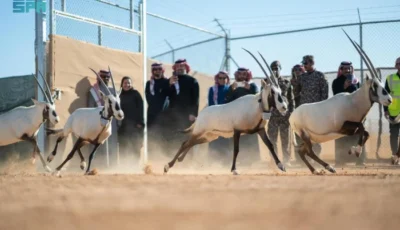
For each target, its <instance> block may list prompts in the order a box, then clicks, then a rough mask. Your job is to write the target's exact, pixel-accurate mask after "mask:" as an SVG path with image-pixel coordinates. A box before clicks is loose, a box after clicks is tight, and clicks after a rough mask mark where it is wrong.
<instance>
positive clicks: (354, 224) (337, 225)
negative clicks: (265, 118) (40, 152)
mask: <svg viewBox="0 0 400 230" xmlns="http://www.w3.org/2000/svg"><path fill="white" fill-rule="evenodd" d="M161 169H162V168H160V170H154V173H153V174H150V175H144V174H112V173H111V174H106V173H102V172H100V174H98V175H96V176H83V175H82V173H80V172H79V173H75V172H69V173H67V172H65V173H63V176H62V177H61V178H58V177H55V176H52V175H51V174H45V173H35V172H29V171H28V172H18V173H10V172H4V171H3V173H2V174H1V175H0V188H1V189H0V229H2V230H8V229H21V230H22V229H30V230H35V229H40V230H44V229H57V230H60V229H66V230H67V229H68V230H71V229H93V230H99V229H118V230H120V229H185V230H186V229H385V230H387V229H398V227H399V224H400V218H399V217H400V209H399V201H400V197H399V193H400V168H395V167H384V168H378V167H367V168H344V169H337V174H336V175H333V174H330V173H327V174H325V175H322V176H315V175H310V173H309V172H308V171H307V170H304V169H288V172H286V173H280V172H277V171H275V170H273V171H272V170H270V171H268V170H262V169H261V170H260V169H257V170H246V169H242V170H241V173H242V174H241V175H239V176H233V175H230V174H229V170H224V171H223V172H221V171H220V172H217V171H212V170H201V171H199V172H200V173H198V174H197V172H193V171H191V174H189V175H187V173H189V172H185V170H184V169H182V168H181V169H179V168H178V167H177V168H173V169H171V171H170V172H169V173H168V174H167V175H163V174H162V173H161ZM185 174H186V175H185ZM196 174H197V175H196Z"/></svg>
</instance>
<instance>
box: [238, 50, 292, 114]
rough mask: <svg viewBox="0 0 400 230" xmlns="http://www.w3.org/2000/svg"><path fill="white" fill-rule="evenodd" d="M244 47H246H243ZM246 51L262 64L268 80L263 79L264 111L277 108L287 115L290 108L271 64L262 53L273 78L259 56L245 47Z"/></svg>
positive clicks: (262, 98) (262, 100) (262, 97)
mask: <svg viewBox="0 0 400 230" xmlns="http://www.w3.org/2000/svg"><path fill="white" fill-rule="evenodd" d="M243 49H244V48H243ZM244 50H245V51H246V52H248V53H249V54H250V55H251V56H252V57H253V58H254V59H255V60H256V62H257V63H258V65H259V66H260V68H261V70H262V71H263V72H264V74H265V78H266V79H267V81H264V80H261V86H262V90H261V92H260V93H261V101H260V102H261V103H262V109H263V112H266V111H271V110H273V109H277V110H278V111H279V112H280V113H281V114H282V115H285V114H286V113H287V110H288V105H287V103H286V101H285V100H284V98H283V97H282V91H281V88H280V87H279V84H278V82H277V81H276V76H275V74H274V72H273V71H272V70H271V68H270V66H269V65H268V63H267V62H266V61H265V59H264V57H263V56H262V54H260V53H258V54H260V56H261V58H262V59H263V61H264V64H265V65H266V66H267V68H268V70H269V72H270V73H271V76H272V79H271V78H270V77H269V76H268V74H267V72H266V71H265V69H264V68H263V66H262V65H261V63H260V62H259V61H258V60H257V58H256V57H255V56H254V55H253V54H252V53H251V52H250V51H248V50H246V49H244Z"/></svg>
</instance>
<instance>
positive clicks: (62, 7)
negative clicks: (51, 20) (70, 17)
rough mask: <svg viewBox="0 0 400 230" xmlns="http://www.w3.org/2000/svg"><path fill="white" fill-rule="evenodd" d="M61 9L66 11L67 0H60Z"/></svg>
mask: <svg viewBox="0 0 400 230" xmlns="http://www.w3.org/2000/svg"><path fill="white" fill-rule="evenodd" d="M61 10H62V11H64V12H65V11H67V0H61Z"/></svg>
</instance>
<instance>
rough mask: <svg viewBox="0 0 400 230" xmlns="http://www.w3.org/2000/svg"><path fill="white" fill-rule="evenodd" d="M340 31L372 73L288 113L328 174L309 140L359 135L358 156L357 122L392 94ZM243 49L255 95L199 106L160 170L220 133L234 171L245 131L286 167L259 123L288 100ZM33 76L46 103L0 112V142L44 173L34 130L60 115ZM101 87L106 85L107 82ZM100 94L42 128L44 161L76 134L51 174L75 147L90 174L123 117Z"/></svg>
mask: <svg viewBox="0 0 400 230" xmlns="http://www.w3.org/2000/svg"><path fill="white" fill-rule="evenodd" d="M345 34H346V36H347V37H348V39H349V40H350V42H351V43H352V45H353V46H354V48H355V49H356V50H357V52H358V53H359V54H360V55H361V57H362V59H363V61H364V62H365V64H366V65H367V67H368V69H369V72H370V74H371V75H372V78H369V77H368V75H367V77H366V81H365V82H364V84H363V85H362V87H360V88H359V89H358V90H356V91H355V92H353V93H340V94H336V95H335V96H333V97H331V98H329V99H327V100H324V101H321V102H317V103H309V104H303V105H301V106H299V107H298V108H296V109H295V110H294V112H293V113H292V114H291V116H290V118H289V122H290V126H291V128H292V129H293V131H294V132H295V133H296V134H297V135H298V136H299V137H300V138H301V140H302V142H303V143H302V144H300V145H297V143H294V145H295V147H296V148H298V149H299V151H298V152H299V155H300V158H301V159H302V160H303V162H304V163H305V164H306V165H307V167H308V168H309V169H310V171H311V172H312V173H313V174H320V173H321V171H318V170H316V169H315V168H314V167H313V166H311V164H310V163H309V162H308V160H307V158H306V157H305V156H306V155H308V156H309V157H310V158H311V159H313V160H314V161H315V162H317V163H319V164H321V165H322V166H323V167H324V168H325V169H326V170H328V171H330V172H332V173H335V172H336V171H335V169H334V168H333V167H332V166H331V165H329V164H327V163H326V162H324V161H323V160H321V159H320V158H319V157H318V156H317V155H316V154H315V153H314V151H313V149H312V144H313V143H323V142H327V141H331V140H334V139H338V138H340V137H343V136H350V135H359V140H358V143H357V146H353V147H352V148H351V149H350V150H349V151H350V153H354V154H356V155H357V156H359V155H360V154H361V149H362V146H364V145H365V143H366V141H367V140H368V137H369V134H368V132H367V131H366V130H365V127H364V125H363V123H364V121H365V118H366V116H367V114H368V112H369V110H370V109H371V107H372V105H373V103H375V102H377V103H379V104H382V105H384V106H388V105H390V104H391V103H392V97H391V96H390V94H388V92H387V91H386V90H385V88H384V87H383V85H382V83H381V79H380V78H379V75H378V74H377V71H376V69H375V67H374V66H373V64H372V62H371V60H370V59H369V57H368V56H367V54H366V53H365V52H364V51H363V49H362V48H361V47H360V46H359V45H358V44H357V43H356V42H355V41H353V40H352V39H351V38H350V37H349V36H348V34H347V33H346V32H345ZM244 50H245V51H246V52H248V53H249V54H250V55H251V56H252V57H253V58H254V59H255V60H256V61H257V63H258V65H259V66H260V67H261V69H262V71H263V73H264V74H265V77H266V81H264V80H261V83H262V90H261V91H260V92H259V93H258V94H256V95H246V96H243V97H241V98H239V99H236V100H234V101H232V102H230V103H227V104H223V105H215V106H209V107H206V108H204V109H203V110H202V111H200V113H199V115H198V117H197V119H196V121H195V122H194V123H193V125H192V126H191V127H189V128H187V129H186V130H183V131H182V132H184V133H189V135H188V136H189V137H188V138H187V140H186V141H184V142H183V143H182V145H181V146H180V148H179V150H178V152H177V153H176V155H175V156H174V158H173V159H172V160H171V161H170V162H169V163H168V164H166V165H165V166H164V173H167V172H168V171H169V169H171V168H172V167H173V166H174V164H175V162H176V160H178V161H180V162H181V161H183V159H184V158H185V156H186V154H187V153H188V151H189V150H190V149H191V148H192V147H193V146H195V145H198V144H202V143H207V142H211V141H213V140H215V139H217V138H218V137H220V136H221V137H225V138H229V137H233V140H234V150H233V162H232V168H231V172H232V173H233V174H235V175H236V174H238V172H237V170H236V158H237V156H238V153H239V140H240V136H241V135H242V134H247V135H251V134H255V133H258V135H259V136H260V137H261V139H262V140H263V142H264V143H265V145H266V146H267V147H268V149H269V150H270V152H271V154H272V157H273V159H274V161H275V163H276V165H277V167H278V168H279V169H280V170H282V171H286V170H285V167H284V166H283V164H282V163H281V161H280V160H279V158H278V157H277V154H276V152H275V150H274V147H273V144H272V143H271V141H270V140H269V138H268V136H267V134H266V131H265V128H264V127H265V124H266V122H267V121H266V120H267V118H266V116H267V115H268V114H269V113H270V112H271V111H272V110H278V111H279V112H280V113H281V114H283V115H284V114H285V113H286V112H287V110H288V105H287V104H286V102H285V99H284V98H283V96H282V95H281V89H280V88H279V85H278V83H277V81H276V77H275V76H274V73H273V71H272V70H271V69H270V67H269V65H268V64H267V62H266V61H265V59H264V57H263V56H262V55H261V54H260V53H259V54H260V56H261V58H262V59H263V62H264V64H265V66H266V67H267V68H268V70H269V72H270V74H271V76H269V75H268V74H267V72H266V71H265V69H264V68H263V66H262V64H261V63H260V62H259V61H258V60H257V58H256V57H255V56H254V55H253V54H252V53H251V52H250V51H248V50H246V49H244ZM91 70H92V71H93V72H94V73H95V74H96V76H97V79H98V80H99V82H100V83H101V84H103V85H104V86H105V83H104V82H103V80H102V79H101V78H100V76H99V75H98V74H97V73H96V72H95V71H94V70H93V69H91ZM110 73H111V70H110ZM34 77H35V79H36V81H37V83H38V85H39V87H40V89H41V91H42V92H43V94H44V95H45V99H46V102H39V101H37V100H34V99H32V100H33V102H34V105H32V106H29V107H22V106H21V107H17V108H15V109H13V110H11V111H9V112H7V113H4V114H2V115H0V120H1V122H0V146H4V145H9V144H13V143H16V142H19V141H29V142H31V143H32V144H33V145H34V149H33V158H35V156H36V153H38V154H39V156H40V159H41V162H42V164H43V167H44V168H45V169H46V170H47V171H49V172H50V171H51V169H50V168H49V166H48V165H47V164H46V161H45V159H44V158H43V156H42V154H41V153H40V151H39V148H38V145H37V134H38V131H39V128H40V127H41V125H42V124H43V123H44V122H45V121H47V120H48V121H50V123H52V124H53V125H56V124H57V123H58V122H59V121H60V118H59V116H58V115H57V113H56V108H55V103H54V100H55V96H53V95H52V94H51V91H50V88H49V86H48V84H47V82H46V80H45V79H44V77H43V76H42V78H43V79H44V82H45V84H46V89H47V91H46V90H45V89H43V87H42V86H41V85H40V83H39V81H38V79H37V77H36V76H34ZM111 81H112V85H113V87H114V92H117V91H116V90H115V84H114V79H113V77H112V74H111ZM105 88H107V89H108V87H105ZM100 94H101V96H102V99H103V100H104V106H100V107H97V108H80V109H77V110H75V111H74V112H73V113H72V114H71V115H70V117H69V118H68V120H67V122H66V123H65V125H64V128H63V129H59V130H53V129H46V130H47V134H48V135H56V136H57V141H56V144H55V147H54V150H53V151H52V153H51V154H50V155H49V156H48V158H47V161H48V162H51V161H52V160H53V158H54V156H55V155H56V153H57V147H58V144H59V143H60V142H61V141H62V140H63V139H64V138H65V137H67V136H68V135H69V134H70V133H73V134H74V135H75V136H76V137H77V138H78V139H77V141H76V142H75V144H74V146H73V148H72V150H71V152H70V153H69V154H68V156H67V158H66V159H65V160H64V161H63V162H62V163H61V165H60V166H58V167H57V168H56V171H55V173H56V174H59V173H60V170H61V168H62V167H63V166H64V164H66V163H67V162H68V161H69V160H70V159H71V158H72V157H73V156H74V154H75V152H76V151H78V153H79V156H80V158H81V165H80V167H81V169H82V170H84V169H85V168H86V173H85V174H90V167H91V163H92V160H93V158H94V155H95V153H96V150H97V148H98V147H99V146H100V145H101V144H103V143H104V142H105V141H106V140H107V138H108V137H109V136H110V135H111V132H112V130H111V120H112V119H113V118H115V119H117V120H122V119H124V113H123V111H122V110H121V107H120V101H119V95H118V93H115V94H111V93H110V92H109V91H108V92H101V91H100ZM227 111H228V112H227ZM229 111H231V112H229ZM335 111H340V113H336V112H335ZM294 141H295V139H294ZM89 143H90V144H92V145H94V148H93V150H92V152H91V154H90V156H89V164H88V166H86V162H85V159H84V157H83V155H82V153H81V150H80V149H81V147H82V146H84V145H86V144H89ZM398 157H400V156H398ZM397 161H398V159H397ZM397 163H398V162H397Z"/></svg>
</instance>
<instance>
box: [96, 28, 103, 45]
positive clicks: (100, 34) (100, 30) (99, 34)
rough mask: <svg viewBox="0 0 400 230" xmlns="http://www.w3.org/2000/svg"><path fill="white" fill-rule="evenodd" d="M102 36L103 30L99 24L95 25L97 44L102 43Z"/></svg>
mask: <svg viewBox="0 0 400 230" xmlns="http://www.w3.org/2000/svg"><path fill="white" fill-rule="evenodd" d="M102 36H103V30H102V28H101V26H97V44H98V45H99V46H101V45H102Z"/></svg>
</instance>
